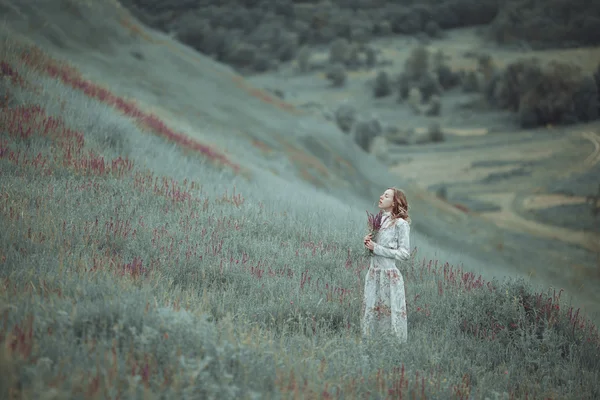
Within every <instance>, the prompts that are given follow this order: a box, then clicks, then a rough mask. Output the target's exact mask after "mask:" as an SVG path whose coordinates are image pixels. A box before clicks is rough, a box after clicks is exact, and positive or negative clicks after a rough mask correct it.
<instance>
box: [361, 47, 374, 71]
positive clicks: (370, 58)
mask: <svg viewBox="0 0 600 400" xmlns="http://www.w3.org/2000/svg"><path fill="white" fill-rule="evenodd" d="M363 52H364V53H365V58H366V60H365V62H366V64H367V68H373V67H375V65H376V64H377V52H376V51H375V49H374V48H372V47H371V46H363Z"/></svg>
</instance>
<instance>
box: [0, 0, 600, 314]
mask: <svg viewBox="0 0 600 400" xmlns="http://www.w3.org/2000/svg"><path fill="white" fill-rule="evenodd" d="M61 4H62V5H63V6H62V7H60V8H58V7H56V3H55V2H54V1H50V0H48V1H43V2H35V7H34V6H32V5H33V2H27V1H26V2H14V3H13V2H5V3H3V5H2V7H3V11H4V15H5V21H10V22H9V23H8V24H7V25H6V27H5V33H4V34H5V35H6V36H8V37H16V35H20V36H21V38H22V39H26V40H30V41H32V42H33V43H35V44H37V45H38V46H40V47H41V48H43V49H44V50H45V51H48V52H49V53H50V54H53V55H54V56H55V57H57V58H61V59H64V60H67V61H68V62H69V63H70V64H71V65H73V66H75V67H76V68H77V69H78V70H80V71H81V73H82V78H83V79H84V80H89V81H92V82H94V83H95V84H99V85H103V86H105V87H107V88H110V90H111V91H112V92H113V93H114V94H115V95H116V96H123V97H125V98H130V99H135V103H136V104H137V105H138V106H139V108H140V109H141V110H143V111H144V112H146V113H149V114H150V113H151V114H153V115H155V116H156V117H158V118H159V119H160V120H161V121H163V122H164V123H165V124H166V125H167V126H168V127H169V128H170V129H171V130H173V131H175V132H177V133H179V134H181V135H183V136H182V137H180V139H178V140H179V141H180V142H182V141H183V142H185V141H186V139H185V138H186V137H188V138H191V139H193V140H196V141H198V142H200V143H202V144H204V145H208V146H213V147H215V148H216V149H218V150H217V151H220V152H222V153H223V154H224V155H225V156H226V157H227V158H228V159H229V160H235V163H236V164H239V165H240V166H241V170H242V171H243V172H242V175H243V176H245V177H246V178H244V179H249V180H250V181H251V182H253V183H254V184H258V185H261V184H262V182H266V181H267V180H269V179H271V177H274V176H275V177H280V178H282V179H283V180H286V181H288V182H298V183H297V185H298V190H299V191H302V190H304V189H300V188H301V187H306V188H311V187H313V188H314V187H316V188H317V189H319V190H321V191H322V192H325V193H328V194H330V195H332V196H333V198H335V199H340V201H344V200H345V201H344V202H345V203H346V204H349V205H351V206H356V207H357V208H358V209H360V208H362V207H363V206H364V207H370V206H368V203H366V202H365V201H367V202H370V201H371V199H376V196H377V195H378V194H379V193H380V192H381V191H382V190H383V189H385V187H387V186H391V185H395V186H398V187H403V188H404V189H405V190H406V191H407V192H408V194H409V198H410V199H411V200H412V203H411V207H412V213H413V216H414V218H413V220H414V224H413V226H414V231H415V244H416V245H418V246H419V247H420V248H421V249H427V250H431V251H434V252H435V253H437V254H439V255H440V256H442V255H443V257H444V259H446V260H449V261H450V262H453V263H460V262H464V263H465V264H467V265H469V268H473V269H475V270H477V271H478V272H480V273H483V274H485V275H487V276H493V275H496V276H497V275H498V274H499V272H498V271H502V272H501V273H500V274H501V275H504V274H517V275H521V276H526V275H527V274H529V273H530V272H531V270H532V268H533V269H536V268H540V267H539V266H541V265H547V264H548V263H552V264H559V265H560V263H563V261H562V260H561V259H560V258H557V257H556V251H557V250H558V251H559V252H560V251H561V250H560V249H559V248H556V247H555V248H553V250H555V251H554V252H540V251H535V253H534V254H532V251H531V246H532V245H533V246H538V247H537V248H539V246H543V247H544V248H546V246H548V243H547V242H541V241H540V242H539V243H538V244H537V245H536V244H535V242H533V241H528V242H527V246H526V247H524V246H523V243H522V240H521V239H522V238H520V237H519V236H518V235H507V234H505V233H502V232H501V231H500V230H499V229H497V228H496V227H494V226H493V224H490V223H486V222H485V221H482V220H479V219H473V218H470V217H467V216H466V215H464V214H462V213H461V212H460V211H459V210H456V209H453V208H452V207H449V206H447V205H445V204H444V203H443V202H441V201H438V200H437V199H435V198H433V197H432V196H431V195H429V194H427V193H426V192H425V191H423V190H420V189H418V188H417V187H415V186H413V185H411V184H410V183H409V182H407V181H402V180H398V178H397V176H393V175H391V174H390V173H388V171H387V170H386V168H385V167H384V166H382V165H381V164H379V163H378V162H377V161H376V160H375V159H374V158H373V157H372V156H370V155H368V154H366V153H364V152H362V151H361V150H360V149H359V148H358V147H357V146H356V145H355V144H354V143H352V142H351V141H349V140H347V138H346V137H345V136H344V135H343V134H342V133H340V132H339V131H338V130H337V129H336V128H335V127H334V126H332V125H325V124H323V122H322V119H318V118H315V117H314V116H311V115H303V114H302V112H301V111H300V110H298V109H296V108H294V107H293V106H292V105H289V104H287V103H285V102H283V101H281V100H280V99H279V98H277V97H275V96H272V95H270V94H268V93H266V92H264V91H262V90H259V89H256V88H254V87H252V86H250V85H249V84H247V83H246V82H245V81H244V79H243V78H242V77H240V76H239V75H237V74H235V73H234V72H233V71H232V70H231V69H230V68H228V67H226V66H223V65H221V64H218V63H216V62H214V61H213V60H211V59H210V58H208V57H205V56H203V55H201V54H198V53H197V52H195V51H193V50H191V49H189V48H188V47H185V46H183V45H181V44H179V43H177V42H175V41H173V40H171V39H170V38H169V37H167V36H165V35H163V34H161V33H158V32H155V31H152V30H149V29H147V28H145V27H144V26H142V25H141V24H139V23H138V22H137V21H136V20H135V19H134V18H133V17H132V16H131V15H130V14H129V13H128V12H127V11H126V10H125V9H124V8H123V7H121V6H120V5H119V3H118V2H114V1H107V2H97V3H96V2H90V3H85V2H78V1H72V0H68V1H64V2H62V3H61ZM70 85H71V86H73V85H75V86H76V84H73V83H72V82H71V83H70ZM163 134H164V132H163ZM155 156H156V157H160V155H159V154H156V155H155ZM242 175H239V176H242ZM238 179H242V178H238ZM304 184H306V186H304ZM306 190H312V189H306ZM357 196H358V197H357ZM342 199H343V200H342ZM357 236H358V237H360V234H359V233H357ZM498 237H502V242H503V248H502V250H498V249H497V248H496V246H497V242H498ZM565 253H568V254H569V258H570V259H573V260H575V261H576V262H579V263H581V264H589V263H593V262H594V261H595V260H593V259H592V258H591V256H590V254H587V253H586V252H585V251H580V252H579V251H577V250H576V249H575V250H573V249H569V251H568V252H565ZM467 255H468V256H467ZM475 260H482V261H475ZM552 269H553V270H554V269H555V268H552ZM538 272H540V273H543V271H541V270H540V271H538ZM540 275H541V274H540ZM540 279H542V278H541V276H540ZM550 279H551V280H550ZM560 279H561V277H556V276H554V277H552V278H549V281H550V282H551V283H553V284H554V285H555V286H560V287H565V286H566V285H563V283H564V282H561V281H560ZM568 289H570V288H568ZM573 289H574V288H573ZM594 293H596V291H595V289H594V288H593V287H592V288H590V290H589V294H590V295H594ZM586 296H587V293H586ZM597 299H598V297H596V298H594V299H590V298H585V299H583V303H584V304H586V305H594V304H598V303H600V301H596V300H597Z"/></svg>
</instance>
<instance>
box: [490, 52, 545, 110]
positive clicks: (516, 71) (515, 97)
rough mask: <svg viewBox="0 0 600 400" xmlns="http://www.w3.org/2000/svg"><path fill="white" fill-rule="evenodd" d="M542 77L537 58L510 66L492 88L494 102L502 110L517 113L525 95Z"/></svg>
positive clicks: (516, 62) (519, 61)
mask: <svg viewBox="0 0 600 400" xmlns="http://www.w3.org/2000/svg"><path fill="white" fill-rule="evenodd" d="M541 75H542V66H541V64H540V62H539V60H538V59H536V58H529V59H523V60H518V61H515V62H513V63H510V64H508V65H507V66H506V68H505V69H504V71H503V72H502V74H501V76H500V77H499V78H498V79H497V80H496V83H495V86H494V87H493V88H492V90H493V96H492V98H493V102H494V103H495V104H496V105H497V106H499V107H500V108H506V109H509V110H512V111H517V110H518V109H519V102H520V99H521V97H522V96H523V94H524V93H525V92H526V91H527V90H528V88H529V87H530V85H531V82H533V81H534V80H536V79H537V78H538V77H539V76H541Z"/></svg>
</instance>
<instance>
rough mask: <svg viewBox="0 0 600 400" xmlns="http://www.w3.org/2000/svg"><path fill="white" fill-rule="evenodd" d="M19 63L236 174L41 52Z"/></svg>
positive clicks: (213, 154)
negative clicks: (108, 106) (55, 79)
mask: <svg viewBox="0 0 600 400" xmlns="http://www.w3.org/2000/svg"><path fill="white" fill-rule="evenodd" d="M21 59H22V60H23V61H24V62H25V63H26V64H27V65H28V66H30V67H33V68H38V69H40V66H43V67H42V68H41V70H42V71H43V72H44V73H46V74H47V75H48V76H50V77H52V78H57V79H59V80H60V81H61V82H62V83H64V84H66V85H68V86H71V87H72V88H74V89H77V90H80V91H81V92H83V93H84V94H85V95H87V96H88V97H91V98H94V99H96V100H99V101H101V102H103V103H105V104H108V105H110V106H112V107H114V108H116V109H118V110H119V111H121V112H122V113H123V114H124V115H126V116H128V117H130V118H133V119H135V120H136V121H137V122H138V123H139V124H140V125H141V126H142V127H144V128H147V129H149V130H151V131H153V132H155V133H157V134H159V135H161V136H164V137H166V138H167V139H169V140H172V141H174V142H176V143H178V144H179V145H181V146H184V147H186V148H188V149H191V150H194V151H197V152H199V153H201V154H204V155H205V156H207V157H208V158H209V159H211V160H215V161H219V162H221V163H222V164H224V165H227V166H229V167H231V168H232V169H233V170H234V171H235V172H239V171H240V166H239V165H238V164H235V163H233V162H232V161H230V160H229V159H228V158H227V157H226V156H225V155H224V154H221V153H219V152H218V151H216V150H215V149H213V148H212V147H210V146H207V145H205V144H202V143H200V142H198V141H196V140H193V139H192V138H190V137H188V136H186V135H184V134H182V133H179V132H175V131H173V130H172V129H170V128H169V127H168V126H166V124H165V123H164V122H162V121H161V120H160V119H159V118H158V117H156V116H155V115H153V114H151V113H147V112H144V111H142V110H140V109H139V107H138V106H137V105H136V104H135V103H134V102H133V101H129V100H125V99H123V98H122V97H119V96H116V95H114V94H113V93H111V92H110V91H109V90H108V89H106V88H103V87H101V86H100V85H97V84H95V83H93V82H91V81H89V80H87V79H85V78H83V76H82V75H81V73H80V72H79V71H77V70H76V69H74V68H72V67H70V66H68V65H66V64H64V63H59V62H56V61H55V60H53V59H51V58H50V57H49V56H47V55H45V54H43V53H42V52H41V50H39V49H31V50H28V51H24V52H23V53H22V54H21Z"/></svg>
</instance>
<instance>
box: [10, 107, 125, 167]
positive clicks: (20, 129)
mask: <svg viewBox="0 0 600 400" xmlns="http://www.w3.org/2000/svg"><path fill="white" fill-rule="evenodd" d="M0 125H2V126H3V127H5V133H6V134H7V135H8V136H9V137H12V138H14V139H18V140H27V139H29V138H31V137H33V136H44V137H47V138H49V139H51V140H52V141H53V142H54V144H56V147H55V149H56V150H58V151H59V152H57V153H54V161H55V162H57V163H58V164H59V165H60V164H62V166H63V167H65V168H69V169H71V170H73V171H74V172H76V173H81V174H84V175H88V174H93V175H106V174H112V175H113V176H118V177H121V176H123V175H124V174H125V173H128V172H130V171H131V170H132V169H133V163H132V162H131V161H130V160H128V159H127V158H121V157H119V158H117V159H115V160H111V161H107V160H105V159H104V157H102V156H99V155H97V154H95V153H94V152H92V151H85V146H84V145H85V141H84V136H83V134H82V133H81V132H78V131H75V130H73V129H69V128H68V127H67V126H66V125H65V123H64V122H63V121H62V120H61V119H60V118H56V117H52V116H49V115H46V112H45V110H44V109H43V108H42V107H40V106H39V105H33V106H20V107H14V108H3V109H0ZM5 153H8V159H9V161H12V162H13V163H14V164H16V165H27V164H28V165H32V166H34V167H41V168H42V169H43V170H44V171H45V172H46V173H47V174H51V173H52V170H51V169H50V168H49V167H48V166H47V164H48V161H49V160H48V159H47V157H45V156H42V155H41V153H40V154H38V155H37V156H35V158H33V159H28V158H27V157H26V154H25V153H23V154H21V151H16V152H15V151H12V150H10V148H9V147H8V146H7V144H4V143H3V144H1V145H0V157H4V155H5ZM21 155H22V157H21Z"/></svg>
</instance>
